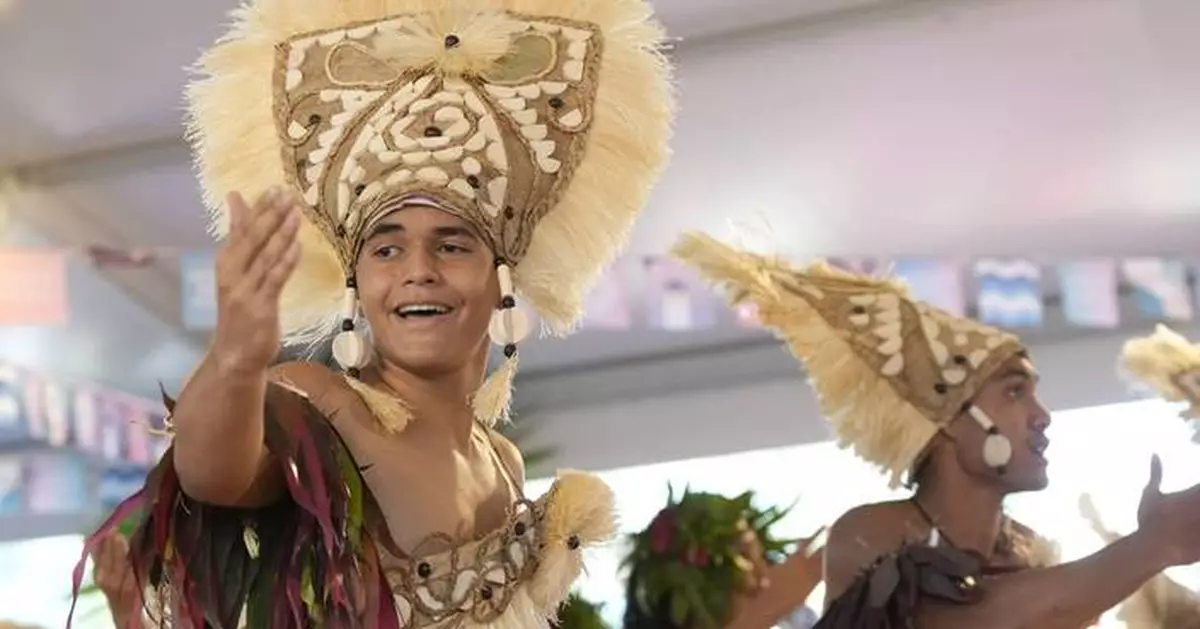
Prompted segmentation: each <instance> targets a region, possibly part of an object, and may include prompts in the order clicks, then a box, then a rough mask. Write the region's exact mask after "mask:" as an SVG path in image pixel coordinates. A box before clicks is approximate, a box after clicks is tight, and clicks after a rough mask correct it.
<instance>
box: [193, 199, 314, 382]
mask: <svg viewBox="0 0 1200 629" xmlns="http://www.w3.org/2000/svg"><path fill="white" fill-rule="evenodd" d="M226 203H227V204H228V206H229V236H228V237H227V238H226V240H225V244H224V245H223V246H222V247H221V250H220V252H219V253H218V254H217V262H216V267H217V268H216V276H217V327H216V330H215V333H214V335H213V346H212V352H213V358H214V359H216V361H217V364H218V365H219V366H220V367H221V368H222V369H223V370H226V371H231V372H235V373H237V372H249V373H256V372H258V371H259V370H264V369H266V368H267V367H268V366H270V364H271V362H272V361H273V360H274V359H275V357H276V355H277V354H278V353H279V348H280V345H281V334H280V323H279V296H280V294H281V293H282V291H283V286H284V284H285V283H287V280H288V278H290V277H291V275H292V272H293V271H295V269H296V265H297V263H299V261H300V253H301V252H300V243H299V240H298V239H297V234H298V233H299V229H300V219H301V216H300V210H299V201H298V200H297V198H296V196H295V195H294V194H292V193H291V192H286V191H284V190H281V189H278V188H276V189H272V190H270V191H268V192H267V193H265V194H263V196H262V197H260V198H259V199H258V200H257V201H256V202H255V205H254V207H253V209H252V208H251V207H250V206H249V205H247V203H246V201H245V200H244V199H243V198H242V196H241V195H240V194H238V193H236V192H235V193H232V194H230V195H229V197H228V198H227V199H226Z"/></svg>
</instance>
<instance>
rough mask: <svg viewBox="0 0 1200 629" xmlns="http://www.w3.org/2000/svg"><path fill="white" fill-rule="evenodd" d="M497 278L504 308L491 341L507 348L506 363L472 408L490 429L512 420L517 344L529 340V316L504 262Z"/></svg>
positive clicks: (494, 318)
mask: <svg viewBox="0 0 1200 629" xmlns="http://www.w3.org/2000/svg"><path fill="white" fill-rule="evenodd" d="M496 277H497V279H498V280H499V283H500V307H499V308H497V309H496V311H495V312H493V313H492V320H491V322H490V323H489V324H488V337H489V338H490V339H491V341H492V343H493V344H495V345H498V346H500V347H502V348H504V362H503V363H502V364H501V365H500V367H499V368H497V369H496V370H495V371H494V372H492V374H491V375H490V376H488V378H487V380H486V381H484V383H483V386H481V387H480V388H479V390H478V391H477V392H476V393H475V396H474V397H473V398H472V400H471V406H472V407H473V408H474V410H475V418H476V419H478V420H479V421H481V422H483V423H484V424H487V425H489V426H490V425H494V424H495V423H496V422H498V421H502V420H505V419H507V418H508V414H509V410H510V409H511V407H512V381H513V378H515V377H516V373H517V344H518V343H520V342H521V341H523V340H525V337H527V336H529V331H530V324H529V316H528V315H527V314H526V313H525V311H523V310H521V309H520V308H517V298H516V295H515V292H514V290H513V281H512V270H511V268H510V267H509V266H508V264H507V263H505V262H504V261H502V260H497V261H496Z"/></svg>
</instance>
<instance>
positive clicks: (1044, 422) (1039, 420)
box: [1033, 403, 1050, 430]
mask: <svg viewBox="0 0 1200 629" xmlns="http://www.w3.org/2000/svg"><path fill="white" fill-rule="evenodd" d="M1033 426H1034V428H1036V429H1038V430H1045V429H1047V428H1049V427H1050V411H1048V410H1046V407H1045V406H1042V405H1041V403H1038V405H1037V409H1036V410H1035V411H1034V413H1033Z"/></svg>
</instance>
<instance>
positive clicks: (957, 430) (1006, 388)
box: [953, 356, 1050, 492]
mask: <svg viewBox="0 0 1200 629" xmlns="http://www.w3.org/2000/svg"><path fill="white" fill-rule="evenodd" d="M1037 385H1038V377H1037V372H1036V371H1035V370H1034V368H1033V365H1032V363H1030V361H1029V359H1028V358H1026V357H1024V356H1015V357H1013V358H1012V359H1010V360H1009V361H1008V362H1007V363H1005V364H1004V365H1002V366H1001V367H1000V369H998V370H997V371H996V373H995V374H994V375H993V376H992V377H991V378H989V379H988V381H987V382H986V383H984V385H983V386H982V387H981V388H980V389H979V392H978V393H977V394H976V395H975V398H974V399H973V400H972V404H974V405H975V406H977V407H978V408H979V410H982V411H983V412H984V413H986V414H987V416H988V417H989V418H990V419H991V420H992V422H993V423H995V424H996V428H997V429H998V430H999V431H1000V434H1001V435H1003V436H1004V437H1006V438H1007V439H1008V440H1009V442H1010V443H1011V444H1012V458H1011V460H1010V461H1009V464H1008V465H1007V466H1005V470H1004V474H1003V475H999V474H997V473H996V471H995V470H992V469H991V468H989V467H988V466H987V465H986V464H985V463H984V460H983V447H984V446H983V443H984V439H985V438H986V437H987V435H986V433H984V431H983V429H982V428H981V427H980V426H979V425H978V424H977V423H976V422H975V420H974V419H973V418H971V417H969V416H968V415H967V414H966V413H963V414H962V415H961V416H960V417H958V418H957V420H956V421H955V425H954V426H953V432H954V434H955V441H956V443H957V445H958V457H959V462H960V464H961V466H962V467H963V468H964V469H966V470H967V472H968V473H972V474H976V475H986V476H987V477H989V478H994V479H995V481H996V482H998V483H1000V485H1001V486H1002V488H1003V489H1004V490H1005V491H1006V492H1021V491H1037V490H1040V489H1045V488H1046V486H1047V484H1048V483H1049V477H1048V475H1047V459H1046V448H1047V447H1048V446H1049V445H1050V441H1049V439H1048V438H1047V437H1046V429H1047V428H1049V427H1050V413H1049V412H1047V411H1046V408H1045V407H1043V406H1042V403H1041V402H1040V401H1039V400H1038V397H1037Z"/></svg>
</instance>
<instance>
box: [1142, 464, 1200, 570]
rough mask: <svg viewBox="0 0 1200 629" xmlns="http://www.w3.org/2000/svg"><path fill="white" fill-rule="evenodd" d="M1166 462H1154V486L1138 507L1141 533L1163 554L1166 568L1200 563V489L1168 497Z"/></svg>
mask: <svg viewBox="0 0 1200 629" xmlns="http://www.w3.org/2000/svg"><path fill="white" fill-rule="evenodd" d="M1161 482H1162V461H1161V460H1159V458H1158V456H1157V455H1156V456H1155V457H1154V458H1153V459H1152V460H1151V462H1150V482H1148V483H1147V484H1146V489H1145V490H1144V491H1143V493H1142V502H1141V504H1140V505H1139V506H1138V533H1139V534H1144V535H1145V537H1146V539H1147V540H1148V543H1151V544H1154V545H1155V548H1157V549H1159V550H1161V552H1162V561H1163V563H1164V564H1165V565H1164V566H1163V567H1164V568H1167V567H1171V566H1186V565H1191V564H1194V563H1197V562H1200V485H1196V486H1194V487H1191V488H1189V489H1185V490H1183V491H1180V492H1175V493H1168V494H1164V493H1163V492H1162V490H1161V489H1160V484H1161Z"/></svg>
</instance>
